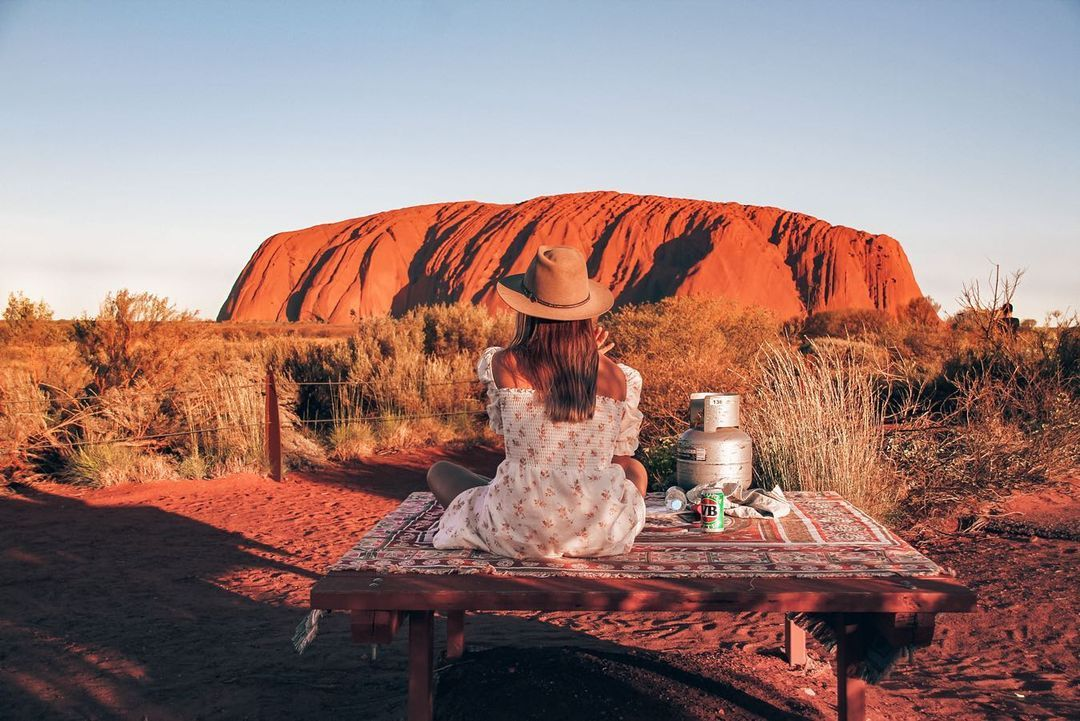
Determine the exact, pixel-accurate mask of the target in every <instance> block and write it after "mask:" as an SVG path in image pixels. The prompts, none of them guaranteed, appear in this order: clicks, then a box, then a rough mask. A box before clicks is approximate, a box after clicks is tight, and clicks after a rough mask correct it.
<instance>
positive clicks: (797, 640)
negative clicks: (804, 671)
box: [784, 616, 806, 667]
mask: <svg viewBox="0 0 1080 721" xmlns="http://www.w3.org/2000/svg"><path fill="white" fill-rule="evenodd" d="M784 655H785V656H786V657H787V662H788V665H789V666H791V667H795V666H805V665H806V631H804V630H803V628H802V626H800V625H798V624H797V623H795V622H794V621H792V620H791V619H790V618H788V617H787V616H785V617H784Z"/></svg>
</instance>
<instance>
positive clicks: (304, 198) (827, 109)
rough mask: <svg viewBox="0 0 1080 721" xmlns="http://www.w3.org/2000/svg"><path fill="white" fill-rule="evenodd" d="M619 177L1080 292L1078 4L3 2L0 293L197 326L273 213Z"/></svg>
mask: <svg viewBox="0 0 1080 721" xmlns="http://www.w3.org/2000/svg"><path fill="white" fill-rule="evenodd" d="M598 189H614V190H621V191H626V192H634V193H653V194H658V195H670V196H677V197H692V198H705V199H710V200H723V201H738V202H744V203H753V204H763V205H775V206H779V207H782V208H786V209H789V210H795V211H800V212H805V213H809V214H811V215H815V216H817V217H820V218H823V219H825V220H827V221H829V222H831V223H837V224H842V225H849V226H853V227H856V228H861V229H864V230H868V231H871V232H876V233H888V234H890V235H892V236H894V237H896V238H898V239H899V240H900V241H901V243H902V244H903V246H904V248H905V249H906V250H907V253H908V256H909V257H910V259H911V261H912V264H913V266H914V269H915V275H916V277H917V279H918V280H919V282H920V283H921V285H922V287H923V289H924V291H925V292H927V293H928V294H930V295H932V296H933V297H934V298H936V299H937V300H938V301H939V302H941V303H942V304H943V305H944V306H945V308H946V309H947V310H949V309H953V308H955V302H954V299H955V297H956V295H957V294H958V292H959V291H960V287H961V284H962V283H963V282H964V281H966V280H969V279H971V278H973V277H983V276H985V275H986V273H987V271H988V270H989V269H990V263H991V261H993V262H996V263H999V264H1001V266H1002V267H1003V268H1005V269H1011V268H1019V267H1026V268H1027V269H1028V274H1027V277H1026V281H1025V283H1024V286H1023V287H1022V289H1021V293H1020V295H1019V297H1018V299H1017V303H1016V305H1017V312H1018V315H1021V316H1023V317H1039V318H1041V316H1042V314H1043V313H1044V311H1046V310H1048V309H1051V308H1062V307H1065V306H1072V307H1074V308H1075V307H1077V306H1078V305H1080V271H1078V269H1080V3H1077V2H1068V1H1065V0H1059V1H1050V0H1047V1H1039V0H1024V1H1017V2H994V1H992V0H980V1H979V2H951V1H950V2H936V1H935V2H891V3H890V2H872V1H870V2H754V3H750V2H732V3H724V2H615V1H614V0H612V1H610V2H546V1H545V2H540V1H539V0H538V1H537V2H533V3H525V2H514V1H503V2H491V3H472V2H456V3H452V2H378V3H376V2H372V3H368V4H361V3H347V2H333V3H319V2H310V1H309V2H293V3H288V2H205V3H203V2H194V1H192V0H183V1H178V2H150V1H136V0H132V1H130V2H104V1H100V0H99V1H97V2H74V1H72V2H11V1H10V0H0V252H2V255H0V293H3V294H4V296H5V297H6V293H7V292H8V291H10V290H16V289H21V290H23V291H25V292H26V293H27V294H28V295H30V296H32V297H35V298H37V297H43V298H45V299H46V300H47V301H48V302H49V303H51V304H52V305H53V307H54V308H55V309H56V311H57V313H58V314H59V315H61V316H71V315H73V314H77V313H78V312H80V311H83V310H91V311H92V310H94V309H95V308H96V307H97V304H98V302H99V300H100V299H101V298H102V297H103V296H104V294H105V292H106V291H108V290H113V289H117V288H121V287H129V288H132V289H134V290H150V291H153V292H155V293H158V294H162V295H167V296H169V297H170V298H172V299H173V300H175V301H176V302H177V303H178V304H179V305H181V306H184V307H187V308H192V309H198V310H199V311H200V312H201V314H202V315H203V316H204V317H210V318H213V317H214V316H215V315H216V313H217V310H218V308H219V306H220V304H221V302H222V301H223V300H224V298H225V296H226V294H227V293H228V290H229V288H230V287H231V284H232V282H233V280H234V279H235V277H236V275H237V274H238V273H239V271H240V269H241V268H242V267H243V265H244V263H245V262H246V261H247V259H248V258H249V257H250V255H251V253H252V252H253V251H254V250H255V248H256V247H257V246H258V244H259V243H260V242H261V241H262V240H263V239H264V238H266V237H267V236H269V235H271V234H273V233H274V232H277V231H281V230H287V229H293V228H302V227H306V226H310V225H314V224H317V223H322V222H329V221H335V220H342V219H345V218H350V217H357V216H361V215H365V214H368V213H372V212H377V211H380V210H386V209H390V208H396V207H404V206H409V205H415V204H420V203H428V202H436V201H445V200H462V199H477V200H487V201H499V202H510V201H518V200H523V199H526V198H530V197H534V196H537V195H544V194H552V193H564V192H572V191H582V190H598Z"/></svg>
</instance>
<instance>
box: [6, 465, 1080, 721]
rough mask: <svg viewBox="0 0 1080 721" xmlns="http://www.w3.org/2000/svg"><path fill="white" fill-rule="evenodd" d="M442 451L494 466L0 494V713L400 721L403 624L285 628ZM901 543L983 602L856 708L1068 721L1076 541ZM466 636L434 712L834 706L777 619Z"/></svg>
mask: <svg viewBox="0 0 1080 721" xmlns="http://www.w3.org/2000/svg"><path fill="white" fill-rule="evenodd" d="M444 457H445V458H450V459H451V460H457V461H459V462H466V463H469V464H471V465H472V466H473V467H475V468H476V469H477V470H478V471H480V472H487V473H490V472H493V471H494V468H495V466H496V465H497V463H498V461H499V459H500V455H499V453H498V451H497V450H494V449H484V448H481V449H474V450H471V451H467V452H465V451H461V452H441V451H416V452H410V453H408V454H399V455H392V456H380V457H376V458H374V459H373V460H372V461H371V462H369V463H366V464H362V465H357V466H354V467H350V468H340V469H329V470H325V471H320V472H297V473H292V474H290V475H289V477H288V478H287V480H286V482H285V483H281V484H278V483H274V482H273V481H270V480H267V479H265V478H260V477H257V476H253V475H236V476H230V477H227V478H223V479H216V480H213V481H181V482H162V483H154V484H146V485H141V486H126V487H117V488H113V489H108V490H101V491H91V490H85V489H73V488H70V487H65V486H58V485H37V486H33V487H26V486H21V487H17V488H16V489H14V492H11V493H7V494H4V495H0V542H2V543H0V718H2V719H5V720H7V719H51V718H73V719H74V718H78V719H87V718H89V719H112V718H117V719H143V718H147V719H337V718H351V719H398V718H402V717H403V715H404V710H403V709H404V692H405V640H406V635H407V634H406V633H405V632H403V633H401V634H400V635H399V637H398V638H397V639H396V641H395V642H394V643H393V644H392V645H390V646H388V647H384V648H382V649H381V650H380V652H379V655H378V658H377V659H376V660H375V661H371V660H370V659H368V658H367V650H366V649H365V648H362V647H358V646H354V645H352V644H351V643H350V641H349V637H348V635H349V634H348V626H347V619H346V617H345V616H344V615H342V614H334V615H331V616H330V617H329V618H328V619H326V620H325V621H324V626H323V629H322V633H321V634H320V636H319V638H318V639H317V640H316V641H315V643H314V644H313V645H312V647H311V648H310V649H309V650H308V652H307V653H306V654H304V655H303V656H297V655H296V654H295V653H293V652H292V650H291V647H290V645H289V638H290V635H291V633H292V630H293V627H294V626H295V625H296V623H297V622H298V621H299V620H300V618H301V617H302V615H303V613H304V610H305V606H306V600H307V592H308V589H309V588H310V586H311V584H312V583H313V582H314V580H315V579H316V578H317V577H318V576H319V574H320V572H321V570H322V569H323V568H325V566H326V565H328V564H329V563H331V562H332V561H334V560H336V558H337V557H338V556H340V555H341V554H342V553H343V552H344V551H345V550H346V549H347V548H349V547H350V546H351V545H352V544H353V543H354V542H355V540H356V539H357V538H358V537H359V536H360V535H361V534H362V533H363V532H364V531H366V530H367V529H368V528H370V527H371V526H372V525H373V524H374V523H375V521H376V520H377V519H378V518H380V517H381V516H382V515H383V514H385V513H386V512H387V511H389V510H390V509H391V508H393V507H394V506H395V505H396V504H397V503H398V502H399V501H400V500H401V499H402V498H404V497H405V496H406V495H408V494H409V493H410V492H412V491H415V490H421V489H422V488H423V474H424V471H425V470H426V469H427V467H428V465H430V463H432V462H433V461H434V460H437V459H438V458H444ZM1072 498H1073V496H1072V495H1071V494H1069V493H1062V492H1058V493H1057V495H1053V493H1051V495H1050V496H1047V495H1046V494H1042V495H1041V496H1039V497H1032V498H1031V499H1029V501H1030V508H1031V509H1032V515H1033V517H1037V518H1036V520H1038V519H1044V520H1046V521H1047V522H1048V523H1053V522H1059V521H1060V519H1061V517H1066V518H1072V517H1074V515H1075V514H1074V511H1075V507H1076V504H1075V501H1073V500H1072ZM1040 514H1041V515H1040ZM906 535H907V537H908V539H909V540H910V541H912V542H913V543H915V544H916V545H917V546H918V547H919V548H920V549H921V550H922V551H923V552H925V553H927V554H928V555H930V556H931V557H932V558H934V559H935V560H936V561H938V562H939V563H941V564H943V565H944V566H947V567H951V568H953V569H955V570H956V572H957V573H958V575H959V577H960V578H961V579H962V580H964V581H965V582H966V583H968V584H969V585H970V586H971V587H972V588H974V589H975V590H976V591H977V592H978V593H979V596H980V601H979V609H978V612H976V613H973V614H963V615H959V614H947V615H943V616H941V617H940V618H939V623H938V633H937V637H936V639H935V641H934V644H933V645H932V646H931V647H930V648H927V649H923V650H921V651H920V652H919V653H918V654H917V656H916V659H915V662H914V663H911V664H908V663H903V664H901V666H900V667H899V668H898V669H897V671H896V672H895V673H894V674H893V675H892V676H891V677H890V678H889V679H888V680H887V681H886V682H885V683H883V684H882V685H881V686H879V687H871V689H870V690H869V693H868V704H869V708H870V718H877V719H905V720H906V719H916V718H951V719H983V718H993V719H997V718H1001V719H1006V718H1024V719H1043V718H1047V719H1049V718H1069V717H1073V718H1076V717H1078V716H1080V688H1078V682H1077V678H1078V677H1080V661H1078V655H1080V634H1078V629H1077V623H1078V622H1077V618H1078V615H1080V593H1078V591H1077V588H1078V587H1080V586H1078V580H1080V569H1078V564H1077V545H1078V544H1077V543H1076V542H1075V541H1071V540H1045V539H1041V538H1036V539H1034V540H1032V539H1031V538H1019V539H1018V538H1007V537H1003V536H998V535H971V536H969V535H961V536H953V535H947V534H945V533H941V532H935V531H931V530H924V531H922V532H920V533H909V534H906ZM403 631H404V630H403ZM442 631H443V626H442V620H441V619H438V627H437V632H438V633H440V634H441V633H442ZM466 633H467V641H468V643H469V648H470V652H469V654H467V655H466V657H465V658H464V659H463V660H462V661H461V662H459V663H456V664H453V665H449V666H443V668H442V670H441V671H440V679H439V687H438V696H437V701H436V704H437V708H438V712H437V717H438V718H441V719H466V718H467V719H470V721H479V720H480V719H509V718H514V719H532V718H537V719H539V718H546V719H571V720H577V719H580V720H584V719H589V720H590V721H594V720H596V719H620V718H621V719H627V720H630V719H650V720H651V719H663V718H670V719H717V718H729V719H819V718H830V717H832V715H833V714H834V708H835V706H834V704H835V698H834V695H835V687H834V684H833V679H832V672H831V670H830V668H829V665H828V663H829V660H828V657H827V656H826V655H824V653H823V652H822V650H821V649H820V648H819V647H817V646H816V645H814V644H813V643H812V642H811V647H810V654H811V665H810V667H809V668H808V669H807V670H805V671H797V672H792V671H789V670H788V669H787V667H786V665H785V664H784V662H783V661H782V660H781V658H780V655H779V650H778V648H779V645H780V641H781V619H780V618H779V617H778V616H763V615H758V614H739V615H734V614H687V613H683V614H655V615H654V614H600V613H577V614H553V613H546V614H498V615H495V614H472V615H470V616H469V618H468V621H467V630H466ZM437 639H439V641H438V642H437V643H439V645H437V648H436V653H437V654H439V653H441V652H442V649H441V637H440V636H437ZM439 665H442V663H441V662H439Z"/></svg>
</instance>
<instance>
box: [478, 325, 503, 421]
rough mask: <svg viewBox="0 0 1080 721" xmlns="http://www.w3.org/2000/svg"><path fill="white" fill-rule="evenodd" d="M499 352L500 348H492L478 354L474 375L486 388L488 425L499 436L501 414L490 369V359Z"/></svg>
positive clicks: (493, 375)
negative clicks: (478, 358)
mask: <svg viewBox="0 0 1080 721" xmlns="http://www.w3.org/2000/svg"><path fill="white" fill-rule="evenodd" d="M500 350H502V348H501V347H500V346H492V347H490V348H487V349H485V350H484V352H483V353H481V354H480V360H479V361H478V362H477V364H476V375H477V377H478V378H479V379H480V380H481V381H483V382H484V385H485V386H487V415H488V425H489V426H491V430H493V431H495V432H496V433H498V434H499V435H500V436H501V435H502V433H503V423H502V412H501V410H500V409H499V393H498V386H496V385H495V374H494V372H493V371H492V369H491V358H492V356H494V355H495V353H496V352H497V351H500Z"/></svg>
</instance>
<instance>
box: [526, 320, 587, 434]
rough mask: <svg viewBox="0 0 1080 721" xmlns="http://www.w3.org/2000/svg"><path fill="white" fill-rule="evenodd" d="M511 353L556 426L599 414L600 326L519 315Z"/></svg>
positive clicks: (575, 321)
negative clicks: (598, 344) (561, 422)
mask: <svg viewBox="0 0 1080 721" xmlns="http://www.w3.org/2000/svg"><path fill="white" fill-rule="evenodd" d="M507 351H508V352H510V353H512V354H513V356H514V360H516V361H517V366H518V368H519V369H520V370H521V372H522V374H523V375H524V376H525V377H526V378H527V379H528V380H529V382H530V383H532V387H533V388H535V389H536V391H537V392H538V393H540V394H541V395H542V396H543V398H544V410H545V412H546V413H547V416H548V418H550V419H551V420H553V421H570V422H580V421H587V420H589V419H590V418H592V417H593V413H594V412H595V411H596V374H597V370H598V368H599V366H600V353H599V352H598V351H597V349H596V321H595V319H594V318H586V319H585V320H547V319H546V318H536V317H534V316H531V315H525V314H524V313H518V314H517V324H516V328H515V329H514V340H513V341H512V342H511V343H510V345H509V347H508V348H507Z"/></svg>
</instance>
